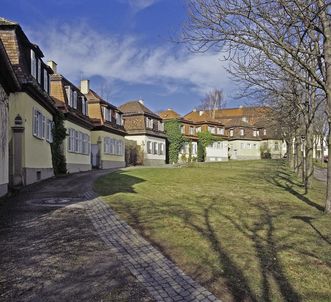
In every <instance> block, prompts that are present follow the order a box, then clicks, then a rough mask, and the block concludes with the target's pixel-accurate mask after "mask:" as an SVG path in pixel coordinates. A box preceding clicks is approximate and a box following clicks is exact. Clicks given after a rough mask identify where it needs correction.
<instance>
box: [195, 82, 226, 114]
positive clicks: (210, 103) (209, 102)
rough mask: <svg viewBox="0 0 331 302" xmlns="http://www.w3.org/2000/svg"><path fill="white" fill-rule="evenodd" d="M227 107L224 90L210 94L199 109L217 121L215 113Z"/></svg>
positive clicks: (214, 90)
mask: <svg viewBox="0 0 331 302" xmlns="http://www.w3.org/2000/svg"><path fill="white" fill-rule="evenodd" d="M224 107H225V101H224V96H223V90H220V89H213V90H211V91H210V92H208V93H207V94H206V95H205V97H204V98H203V99H202V100H201V104H200V106H199V107H198V109H201V110H206V111H207V112H208V113H209V115H210V117H211V118H213V119H215V113H216V110H217V109H221V108H224Z"/></svg>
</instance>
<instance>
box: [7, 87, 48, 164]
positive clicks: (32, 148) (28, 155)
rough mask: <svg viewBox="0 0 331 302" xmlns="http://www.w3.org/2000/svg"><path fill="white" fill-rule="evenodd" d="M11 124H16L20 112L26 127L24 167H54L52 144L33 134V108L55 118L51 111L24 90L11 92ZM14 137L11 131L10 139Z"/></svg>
mask: <svg viewBox="0 0 331 302" xmlns="http://www.w3.org/2000/svg"><path fill="white" fill-rule="evenodd" d="M9 102H10V107H9V124H10V127H13V126H14V125H15V117H16V116H17V115H18V114H19V115H20V116H21V118H22V120H23V126H24V127H25V130H24V135H23V150H24V151H23V154H22V157H23V158H22V163H23V168H34V169H35V168H38V169H49V168H52V154H51V147H50V144H49V143H48V142H47V141H46V140H45V139H43V140H42V139H39V138H36V137H34V136H33V131H32V122H33V116H32V115H33V108H35V109H37V110H39V111H40V112H41V113H42V114H43V115H44V116H45V117H46V118H47V119H49V120H53V117H52V115H51V113H49V112H48V111H47V110H46V109H45V108H44V107H42V106H41V105H39V104H38V103H37V102H36V101H35V100H34V99H32V98H31V97H30V96H29V95H28V94H26V93H24V92H18V93H15V94H10V97H9ZM11 138H12V133H11V131H10V135H9V140H11Z"/></svg>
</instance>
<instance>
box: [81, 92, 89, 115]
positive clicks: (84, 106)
mask: <svg viewBox="0 0 331 302" xmlns="http://www.w3.org/2000/svg"><path fill="white" fill-rule="evenodd" d="M81 101H82V113H83V114H84V115H88V103H87V100H86V99H85V97H83V96H82V97H81Z"/></svg>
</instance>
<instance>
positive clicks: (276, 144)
mask: <svg viewBox="0 0 331 302" xmlns="http://www.w3.org/2000/svg"><path fill="white" fill-rule="evenodd" d="M275 151H279V145H278V142H275Z"/></svg>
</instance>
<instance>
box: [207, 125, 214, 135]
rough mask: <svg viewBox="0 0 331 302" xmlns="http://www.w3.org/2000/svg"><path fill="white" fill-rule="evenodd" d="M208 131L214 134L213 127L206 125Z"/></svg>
mask: <svg viewBox="0 0 331 302" xmlns="http://www.w3.org/2000/svg"><path fill="white" fill-rule="evenodd" d="M208 131H209V132H210V133H214V134H215V127H211V126H208Z"/></svg>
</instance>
